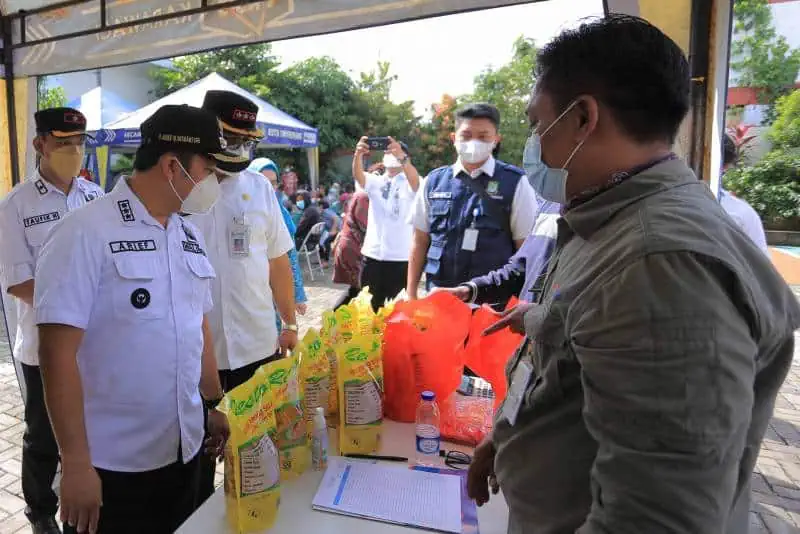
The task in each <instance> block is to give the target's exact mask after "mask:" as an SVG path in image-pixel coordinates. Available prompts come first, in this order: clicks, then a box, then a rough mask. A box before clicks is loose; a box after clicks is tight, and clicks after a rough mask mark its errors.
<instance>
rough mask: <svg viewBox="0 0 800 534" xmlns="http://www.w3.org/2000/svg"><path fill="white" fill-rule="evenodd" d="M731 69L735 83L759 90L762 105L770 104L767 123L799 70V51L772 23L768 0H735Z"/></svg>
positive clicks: (758, 94)
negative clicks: (779, 99)
mask: <svg viewBox="0 0 800 534" xmlns="http://www.w3.org/2000/svg"><path fill="white" fill-rule="evenodd" d="M733 10H734V27H733V31H734V39H733V43H732V44H731V69H732V70H733V71H734V72H735V73H736V83H737V85H740V86H742V87H753V88H756V89H757V98H758V102H759V103H760V104H767V105H768V106H769V109H768V111H767V120H766V122H767V123H770V122H772V120H773V119H774V117H775V115H774V113H775V108H774V105H775V102H776V101H777V99H778V98H779V97H780V96H783V95H785V94H786V93H788V92H789V91H791V88H792V87H794V83H795V80H797V74H798V72H800V50H798V49H792V48H791V47H790V46H789V43H788V42H787V41H786V39H785V38H784V37H783V36H780V35H778V33H777V32H776V31H775V27H774V26H773V23H772V11H771V10H770V7H769V3H768V2H767V0H735V2H734V4H733Z"/></svg>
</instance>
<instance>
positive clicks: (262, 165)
mask: <svg viewBox="0 0 800 534" xmlns="http://www.w3.org/2000/svg"><path fill="white" fill-rule="evenodd" d="M247 168H248V169H250V170H251V171H255V172H261V171H263V170H264V169H269V170H271V171H273V172H275V176H278V175H280V173H281V171H279V170H278V166H277V165H276V164H275V162H274V161H272V160H271V159H269V158H256V159H254V160H253V161H251V162H250V166H248V167H247Z"/></svg>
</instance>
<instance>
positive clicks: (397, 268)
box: [361, 256, 408, 311]
mask: <svg viewBox="0 0 800 534" xmlns="http://www.w3.org/2000/svg"><path fill="white" fill-rule="evenodd" d="M407 277H408V262H407V261H381V260H375V259H372V258H368V257H366V256H364V260H363V264H362V267H361V287H366V286H369V292H370V293H372V309H373V310H375V311H378V309H379V308H381V307H382V306H383V303H384V302H386V300H391V299H393V298H395V297H396V296H397V294H398V293H400V291H402V290H403V288H405V287H406V280H407Z"/></svg>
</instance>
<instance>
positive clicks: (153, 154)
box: [133, 147, 195, 172]
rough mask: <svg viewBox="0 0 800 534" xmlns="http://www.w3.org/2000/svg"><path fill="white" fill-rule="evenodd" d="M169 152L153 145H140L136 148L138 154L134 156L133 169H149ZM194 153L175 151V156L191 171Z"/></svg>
mask: <svg viewBox="0 0 800 534" xmlns="http://www.w3.org/2000/svg"><path fill="white" fill-rule="evenodd" d="M167 153H168V152H165V151H163V150H158V149H155V148H153V147H139V148H138V149H137V150H136V156H134V158H133V170H135V171H138V172H144V171H149V170H150V169H152V168H153V167H155V166H156V164H157V163H158V160H159V159H160V158H161V156H163V155H164V154H167ZM194 155H195V154H194V153H191V152H175V157H177V158H178V161H180V162H181V165H183V168H184V169H186V172H189V167H191V166H192V157H193V156H194Z"/></svg>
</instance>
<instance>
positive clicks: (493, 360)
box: [464, 298, 523, 408]
mask: <svg viewBox="0 0 800 534" xmlns="http://www.w3.org/2000/svg"><path fill="white" fill-rule="evenodd" d="M518 302H519V301H518V300H517V299H516V298H513V299H511V300H510V301H509V303H508V306H506V309H511V308H513V307H514V306H515V305H516V304H517V303H518ZM498 319H499V316H498V315H497V314H496V313H494V312H493V311H492V310H491V308H488V307H486V306H482V307H481V308H479V309H478V310H476V311H475V313H474V315H473V316H472V323H471V324H470V329H469V341H468V342H467V348H466V351H465V357H464V360H465V364H466V366H467V367H469V368H470V369H471V370H472V371H473V372H474V373H475V374H477V375H478V376H480V377H481V378H483V379H484V380H486V381H487V382H489V383H490V384H491V385H492V390H493V391H494V396H495V397H494V398H495V400H494V404H495V408H497V407H498V406H499V405H500V403H501V402H503V399H505V397H506V391H508V384H507V383H506V364H507V363H508V360H509V359H510V358H511V356H513V355H514V351H515V350H517V348H518V347H519V344H520V343H521V342H522V338H523V336H521V335H520V334H515V333H514V332H512V331H511V330H509V329H507V328H506V329H504V330H500V331H498V332H495V333H493V334H490V335H488V336H483V335H481V334H482V333H483V331H484V330H486V329H487V328H488V327H489V326H491V325H492V324H494V323H496V322H497V321H498Z"/></svg>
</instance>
